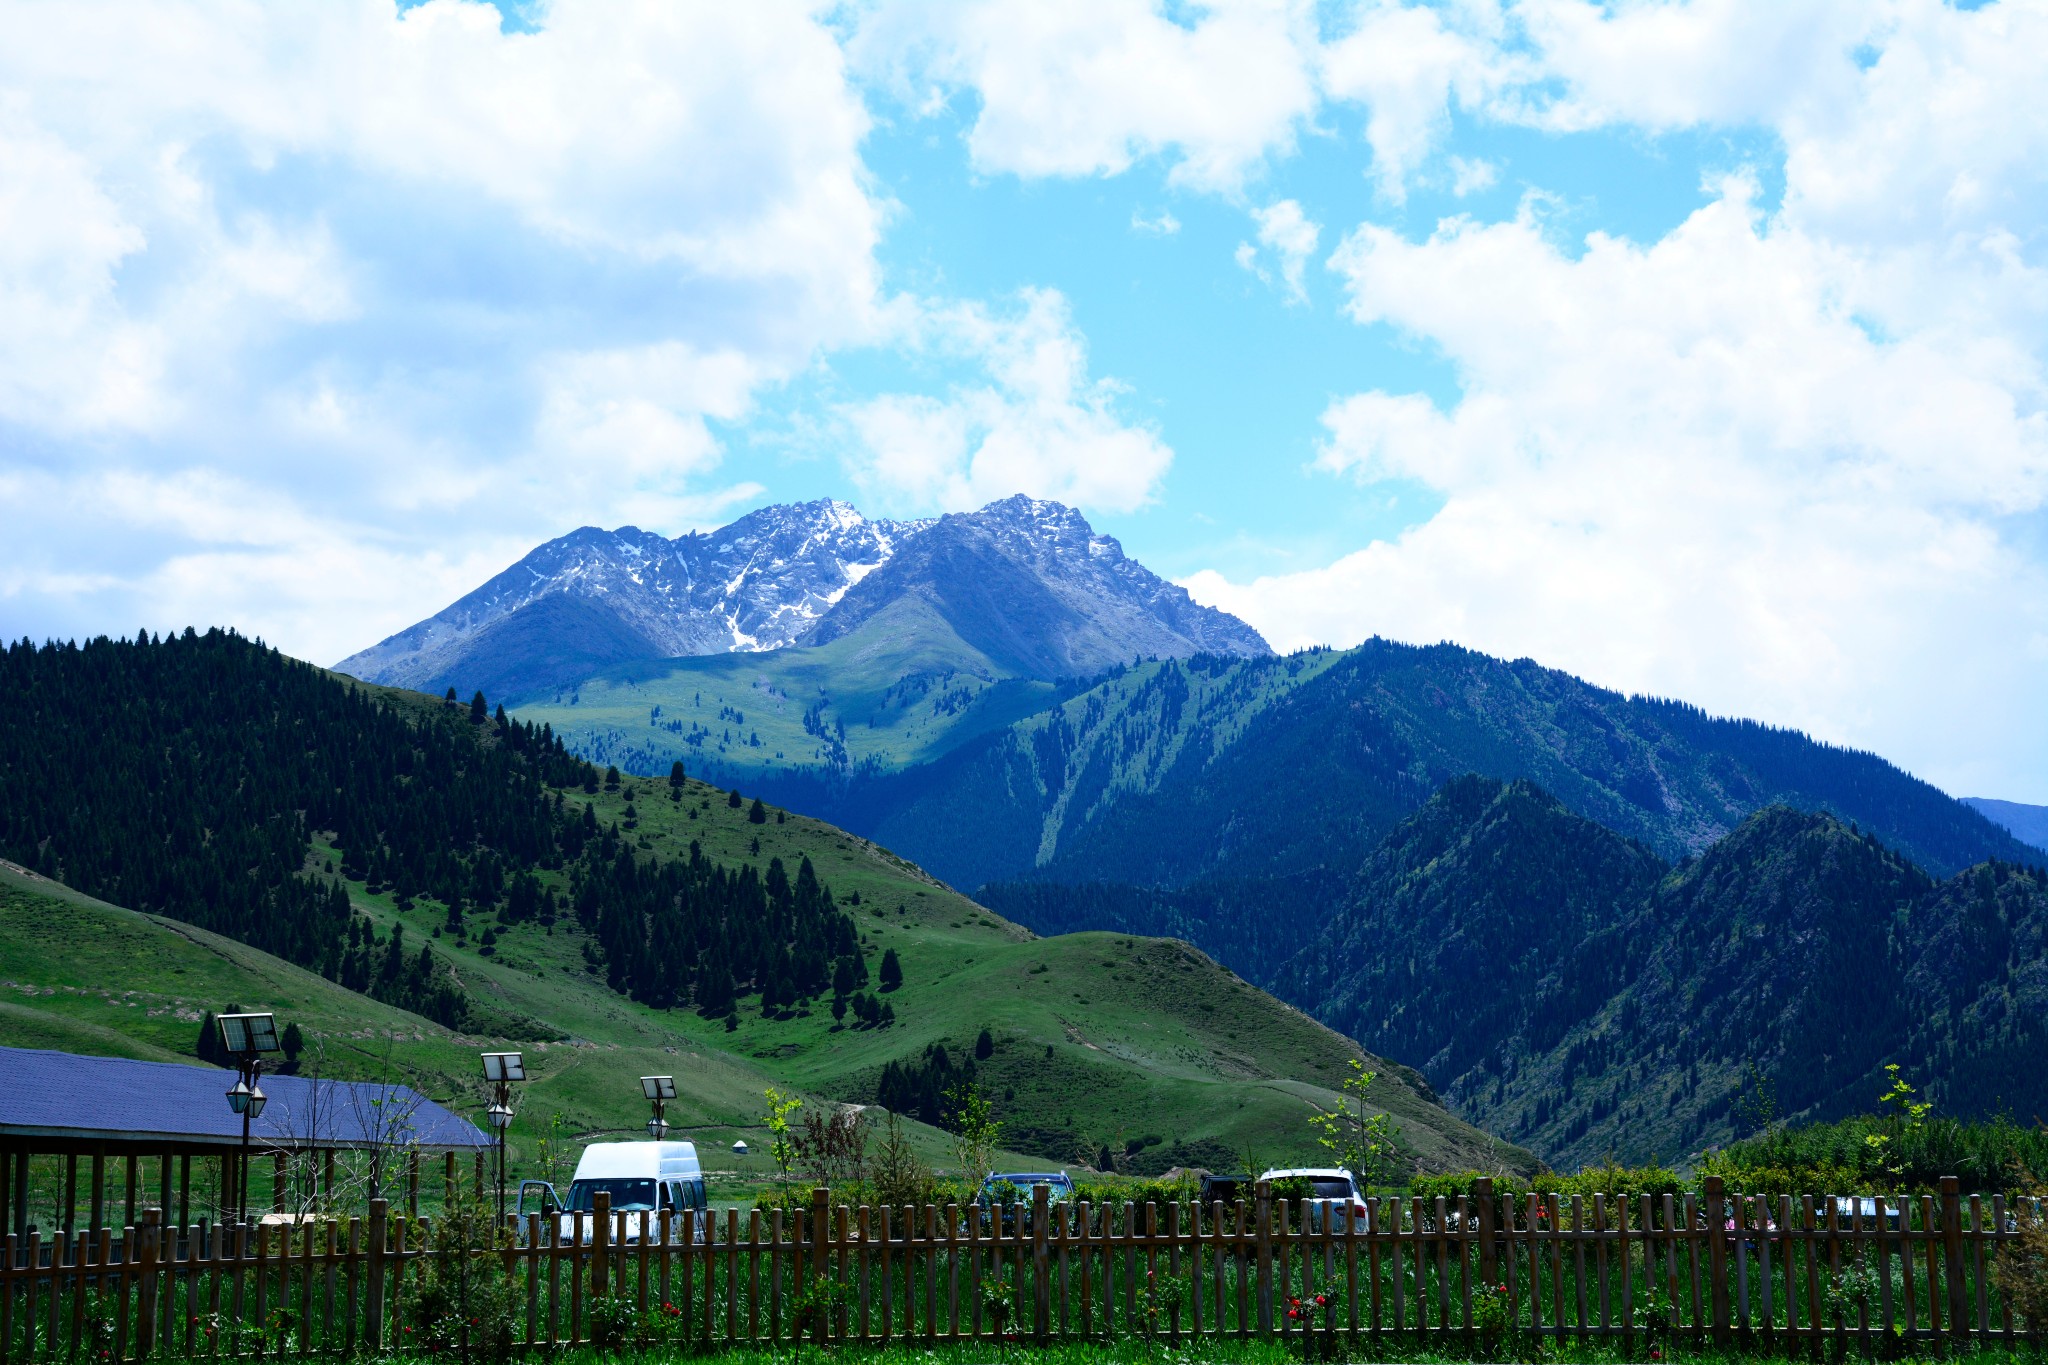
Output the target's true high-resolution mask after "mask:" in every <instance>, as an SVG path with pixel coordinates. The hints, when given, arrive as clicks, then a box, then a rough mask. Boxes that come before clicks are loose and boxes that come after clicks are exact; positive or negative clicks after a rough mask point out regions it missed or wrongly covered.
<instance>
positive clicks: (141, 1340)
mask: <svg viewBox="0 0 2048 1365" xmlns="http://www.w3.org/2000/svg"><path fill="white" fill-rule="evenodd" d="M163 1218H164V1214H163V1210H162V1209H144V1210H143V1211H142V1226H141V1227H139V1228H137V1229H136V1236H135V1240H136V1242H137V1243H138V1244H139V1245H137V1246H136V1248H135V1250H134V1253H133V1254H134V1255H135V1257H136V1260H137V1273H138V1274H139V1275H140V1276H141V1282H140V1286H139V1288H138V1290H137V1292H136V1296H135V1297H136V1314H137V1322H136V1324H135V1358H136V1359H138V1360H141V1359H143V1358H145V1357H147V1356H148V1355H149V1348H150V1345H151V1343H152V1342H154V1340H155V1339H156V1292H157V1290H156V1279H157V1270H156V1256H157V1238H158V1236H159V1235H160V1234H161V1232H162V1229H163Z"/></svg>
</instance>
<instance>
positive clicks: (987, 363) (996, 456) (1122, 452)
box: [843, 289, 1173, 512]
mask: <svg viewBox="0 0 2048 1365" xmlns="http://www.w3.org/2000/svg"><path fill="white" fill-rule="evenodd" d="M1019 305H1020V306H1019V308H1018V310H1017V311H1016V312H1015V313H1013V314H1007V315H998V314H995V313H993V312H991V311H990V310H988V309H987V308H986V307H984V306H982V305H980V304H973V303H969V304H953V305H946V306H924V307H921V308H919V309H918V310H917V311H916V312H915V314H914V315H913V316H911V317H910V318H908V319H907V320H906V324H905V326H906V333H907V339H908V340H909V341H911V343H912V344H914V345H916V346H918V347H921V348H924V349H927V350H929V351H931V352H934V353H936V354H940V355H944V356H948V357H952V358H955V359H958V360H964V361H966V362H968V363H969V364H971V365H972V366H973V367H974V368H975V370H976V371H977V372H978V377H977V382H972V383H966V384H962V385H959V386H956V387H955V388H954V389H953V390H952V391H951V392H950V393H949V394H948V395H947V396H946V397H945V398H943V399H940V398H933V397H929V396H923V395H905V394H885V395H882V396H880V397H876V398H873V399H869V400H866V401H863V402H859V403H854V404H849V405H848V406H847V407H846V408H845V409H844V411H843V416H844V418H845V420H846V421H847V423H848V424H849V426H850V427H851V428H852V430H853V432H854V434H855V436H856V438H857V440H858V443H859V448H858V451H857V452H856V453H855V454H854V455H853V456H852V457H851V458H850V461H849V464H850V468H851V471H852V473H853V475H854V477H855V479H856V480H857V481H858V482H859V483H860V484H861V485H862V487H863V488H865V489H868V490H870V491H871V492H872V493H873V494H874V496H876V497H877V498H878V499H880V500H881V501H882V502H883V503H885V504H887V505H889V506H892V507H896V508H900V509H903V510H910V511H925V510H931V509H937V510H940V511H964V510H968V509H971V508H975V507H980V506H983V505H984V504H986V503H988V502H991V501H993V500H995V499H997V498H1000V497H1006V496H1008V495H1009V494H1012V493H1028V494H1030V495H1031V496H1033V497H1038V498H1053V499H1057V500H1059V501H1061V502H1067V503H1073V504H1075V505H1077V506H1080V507H1084V508H1089V509H1092V510H1097V511H1109V512H1125V511H1130V510H1133V509H1134V508H1137V507H1140V506H1143V505H1144V504H1145V503H1147V502H1148V501H1150V500H1151V499H1152V497H1153V496H1154V494H1155V493H1156V491H1157V490H1158V487H1159V483H1160V480H1161V479H1163V478H1164V477H1165V475H1166V470H1167V466H1168V465H1169V464H1170V463H1171V462H1172V459H1173V452H1172V451H1171V450H1170V449H1169V448H1168V447H1167V445H1166V444H1165V442H1164V441H1162V440H1161V439H1160V438H1159V436H1158V435H1157V434H1156V433H1155V432H1153V431H1151V430H1150V429H1148V428H1146V427H1143V426H1138V425H1133V424H1131V423H1129V422H1127V421H1125V420H1124V419H1123V418H1122V417H1121V416H1120V415H1119V414H1118V413H1117V412H1116V399H1117V395H1118V393H1119V389H1118V386H1117V385H1116V384H1115V383H1114V382H1113V381H1109V380H1103V379H1093V378H1090V376H1089V374H1088V355H1087V347H1086V343H1085V341H1084V340H1083V338H1082V337H1081V335H1080V333H1079V332H1078V331H1077V330H1076V329H1075V327H1074V325H1073V319H1072V317H1071V316H1070V314H1069V310H1068V307H1067V302H1066V299H1065V298H1064V297H1063V296H1061V295H1060V294H1059V293H1058V292H1057V291H1054V290H1044V289H1038V290H1026V291H1025V292H1024V294H1023V295H1022V296H1021V298H1020V300H1019Z"/></svg>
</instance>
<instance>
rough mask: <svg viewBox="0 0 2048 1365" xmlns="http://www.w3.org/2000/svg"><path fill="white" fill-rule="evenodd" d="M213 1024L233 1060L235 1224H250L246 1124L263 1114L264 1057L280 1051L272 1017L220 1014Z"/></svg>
mask: <svg viewBox="0 0 2048 1365" xmlns="http://www.w3.org/2000/svg"><path fill="white" fill-rule="evenodd" d="M213 1022H214V1025H215V1027H216V1028H218V1029H219V1031H220V1045H221V1050H222V1051H223V1052H226V1053H227V1054H228V1055H229V1056H230V1057H232V1058H234V1061H235V1083H234V1085H233V1086H231V1087H229V1089H228V1092H227V1095H228V1108H229V1109H231V1110H233V1111H234V1112H235V1113H236V1114H238V1115H240V1116H241V1120H242V1162H241V1166H242V1169H241V1173H240V1174H239V1176H237V1178H236V1180H235V1221H236V1222H239V1223H246V1222H248V1221H249V1125H250V1124H251V1123H252V1122H254V1121H255V1120H256V1119H257V1118H259V1117H261V1115H262V1113H263V1106H264V1104H265V1102H266V1101H265V1098H264V1095H263V1087H262V1086H261V1085H260V1084H258V1081H259V1079H260V1078H261V1077H262V1075H263V1054H264V1053H266V1052H278V1051H282V1048H281V1047H280V1045H279V1043H278V1041H277V1016H276V1015H274V1014H219V1015H215V1016H214V1021H213Z"/></svg>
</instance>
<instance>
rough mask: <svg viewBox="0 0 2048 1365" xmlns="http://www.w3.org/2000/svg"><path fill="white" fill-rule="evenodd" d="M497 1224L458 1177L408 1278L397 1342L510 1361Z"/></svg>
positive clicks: (422, 1351) (467, 1362) (507, 1294)
mask: <svg viewBox="0 0 2048 1365" xmlns="http://www.w3.org/2000/svg"><path fill="white" fill-rule="evenodd" d="M498 1245H499V1243H498V1229H497V1228H496V1227H495V1226H494V1225H493V1222H492V1218H491V1211H490V1209H489V1208H487V1207H486V1206H485V1202H484V1200H483V1199H482V1198H480V1197H479V1196H477V1195H476V1194H474V1193H472V1192H471V1191H470V1189H469V1188H468V1187H467V1186H466V1185H464V1184H463V1183H462V1182H460V1181H458V1182H456V1185H455V1197H454V1199H453V1201H452V1202H450V1203H449V1205H448V1206H447V1208H446V1209H444V1210H443V1211H442V1214H441V1217H440V1218H439V1219H438V1220H436V1221H435V1222H434V1223H433V1224H432V1227H431V1233H430V1237H429V1241H428V1248H429V1250H431V1251H432V1252H433V1253H434V1254H433V1255H432V1256H427V1257H422V1258H421V1259H420V1261H419V1262H418V1265H419V1269H418V1271H417V1272H416V1273H415V1274H414V1275H413V1276H412V1278H411V1279H410V1280H409V1281H408V1282H407V1283H406V1286H405V1290H404V1294H403V1298H402V1301H401V1311H402V1313H403V1317H404V1327H403V1329H402V1330H401V1332H400V1336H401V1338H402V1342H401V1345H402V1347H403V1348H404V1349H405V1350H407V1351H408V1352H411V1353H416V1354H419V1355H428V1356H436V1357H440V1358H443V1359H447V1360H459V1361H462V1362H463V1363H464V1365H474V1363H475V1362H487V1361H488V1362H495V1361H503V1360H509V1359H510V1358H511V1356H512V1342H513V1335H514V1333H513V1302H512V1283H511V1280H510V1278H509V1277H508V1276H507V1275H506V1274H505V1263H504V1261H503V1260H502V1259H500V1258H499V1256H498V1255H497V1254H496V1250H495V1248H496V1247H497V1246H498Z"/></svg>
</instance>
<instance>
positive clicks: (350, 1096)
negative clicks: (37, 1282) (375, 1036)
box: [0, 1047, 491, 1236]
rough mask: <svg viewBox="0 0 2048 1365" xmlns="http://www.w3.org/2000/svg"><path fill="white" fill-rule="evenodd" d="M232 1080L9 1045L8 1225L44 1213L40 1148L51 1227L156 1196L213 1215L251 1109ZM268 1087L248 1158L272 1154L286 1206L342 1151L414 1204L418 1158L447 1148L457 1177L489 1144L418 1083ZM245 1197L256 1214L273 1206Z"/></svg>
mask: <svg viewBox="0 0 2048 1365" xmlns="http://www.w3.org/2000/svg"><path fill="white" fill-rule="evenodd" d="M234 1081H235V1073H234V1072H232V1071H227V1070H222V1069H220V1068H217V1067H210V1066H197V1065H195V1066H185V1065H181V1064H179V1063H175V1062H138V1061H131V1060H129V1059H127V1058H122V1057H83V1056H79V1055H77V1054H76V1053H70V1052H46V1051H42V1050H40V1049H35V1048H16V1047H0V1234H4V1233H6V1232H13V1233H16V1234H19V1235H23V1236H25V1235H26V1234H27V1230H28V1227H29V1224H30V1223H31V1221H34V1220H32V1219H31V1216H30V1214H31V1202H32V1185H31V1179H30V1177H31V1172H32V1170H33V1169H35V1167H34V1163H35V1162H36V1161H37V1159H41V1161H42V1162H43V1167H42V1169H43V1170H44V1171H45V1175H46V1177H48V1176H49V1175H51V1174H52V1173H55V1172H57V1171H58V1169H59V1163H61V1173H60V1174H56V1175H55V1189H56V1194H55V1198H54V1199H53V1200H51V1201H50V1203H51V1210H52V1217H51V1219H50V1221H49V1222H48V1223H45V1224H42V1226H43V1227H44V1228H45V1229H46V1230H48V1229H63V1230H65V1231H70V1230H72V1229H74V1228H78V1227H84V1228H90V1229H93V1230H95V1231H97V1230H98V1229H99V1228H101V1227H120V1226H125V1225H127V1224H132V1223H133V1222H134V1221H135V1217H136V1212H137V1210H138V1209H139V1208H146V1207H149V1206H150V1205H155V1206H156V1207H158V1208H161V1209H162V1210H163V1211H164V1219H165V1221H166V1222H172V1223H176V1224H180V1225H184V1224H189V1223H190V1222H192V1221H193V1220H194V1215H195V1211H197V1215H198V1217H200V1218H208V1219H213V1218H217V1217H218V1211H219V1210H223V1209H233V1208H235V1207H237V1204H238V1198H239V1192H238V1190H237V1188H236V1186H237V1183H238V1176H239V1173H240V1170H241V1164H242V1163H241V1162H240V1160H239V1158H240V1156H241V1154H242V1120H241V1119H240V1118H239V1117H238V1116H236V1115H235V1114H234V1113H233V1112H232V1111H231V1110H230V1109H229V1108H228V1103H227V1098H226V1092H227V1090H228V1088H229V1087H230V1086H231V1085H233V1084H234ZM262 1089H263V1093H264V1095H265V1096H266V1098H267V1103H266V1104H265V1105H264V1106H263V1112H262V1113H261V1114H260V1115H258V1116H257V1117H256V1118H255V1119H254V1120H252V1121H251V1123H250V1127H249V1153H250V1166H251V1167H252V1168H256V1167H258V1166H260V1165H262V1164H264V1163H266V1162H267V1164H268V1165H269V1166H270V1168H271V1175H270V1179H269V1182H268V1183H269V1186H270V1188H269V1190H268V1191H266V1193H267V1195H268V1207H269V1209H270V1210H271V1211H273V1212H276V1213H285V1212H288V1211H293V1210H295V1209H296V1208H297V1207H300V1206H303V1205H305V1204H307V1203H309V1202H312V1203H318V1202H319V1201H320V1199H321V1197H322V1194H323V1192H324V1194H325V1195H326V1196H327V1197H328V1199H329V1200H330V1201H331V1200H332V1197H333V1195H334V1192H335V1190H336V1182H335V1158H336V1156H337V1155H338V1154H354V1160H355V1162H356V1164H358V1165H363V1164H367V1166H368V1167H369V1168H370V1169H372V1170H373V1171H375V1172H377V1174H378V1176H379V1181H380V1192H381V1193H382V1194H383V1197H385V1198H387V1199H390V1200H391V1201H392V1203H393V1204H394V1205H404V1206H409V1207H411V1208H412V1209H413V1210H414V1211H415V1212H416V1211H417V1208H418V1202H419V1179H420V1165H421V1158H422V1157H424V1156H426V1155H429V1154H433V1155H439V1156H441V1157H443V1159H444V1171H443V1178H444V1179H448V1180H452V1179H454V1178H455V1175H456V1169H455V1161H456V1156H457V1155H458V1154H459V1153H463V1152H469V1153H474V1154H475V1155H476V1157H477V1159H478V1160H479V1161H481V1159H482V1156H483V1153H484V1152H485V1151H486V1150H488V1149H489V1147H490V1146H491V1139H490V1137H489V1136H488V1135H486V1134H485V1133H484V1132H483V1130H482V1129H480V1128H478V1127H477V1126H476V1125H475V1124H474V1123H471V1122H470V1121H469V1120H468V1119H466V1118H463V1117H461V1116H460V1115H458V1114H454V1113H451V1112H449V1111H448V1110H447V1109H445V1108H443V1107H442V1106H440V1105H438V1104H436V1103H434V1102H433V1101H432V1100H430V1099H427V1098H426V1097H425V1096H423V1095H421V1094H419V1093H418V1092H417V1091H415V1090H413V1089H411V1088H410V1087H408V1086H403V1085H388V1084H381V1083H377V1082H366V1081H335V1080H322V1079H315V1078H311V1077H304V1076H265V1077H263V1079H262ZM259 1158H260V1159H262V1160H260V1161H259ZM81 1162H83V1163H84V1168H85V1169H84V1170H83V1172H81V1170H80V1165H81ZM195 1162H197V1163H198V1176H199V1183H198V1185H197V1186H195V1184H194V1179H193V1177H194V1163H195ZM480 1169H481V1168H479V1170H480ZM81 1174H83V1175H84V1177H85V1186H84V1189H83V1191H81V1189H80V1176H81ZM110 1182H111V1183H110ZM38 1183H39V1185H41V1186H48V1185H49V1184H50V1181H49V1179H47V1178H46V1179H45V1180H43V1181H41V1182H38ZM249 1184H250V1186H251V1191H250V1192H251V1193H252V1194H253V1193H255V1192H256V1191H257V1190H258V1189H260V1188H261V1186H260V1185H259V1183H258V1180H257V1179H256V1178H255V1177H254V1175H253V1170H252V1174H251V1177H250V1179H249ZM195 1190H196V1191H197V1192H198V1193H199V1196H200V1197H199V1199H198V1200H197V1201H196V1202H195V1199H194V1194H195ZM81 1194H82V1195H83V1199H81ZM248 1203H249V1207H250V1211H251V1215H252V1216H254V1215H255V1214H256V1213H258V1212H261V1211H263V1208H264V1206H263V1205H261V1204H259V1203H258V1202H257V1201H256V1200H253V1199H252V1200H250V1201H248ZM288 1205H289V1206H290V1207H288ZM209 1206H211V1208H209ZM81 1215H83V1216H82V1217H81Z"/></svg>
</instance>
